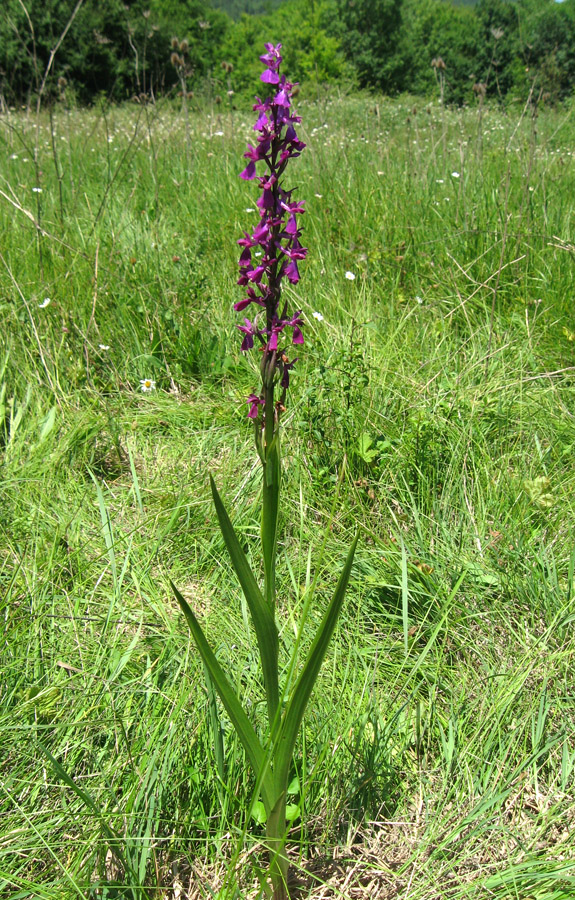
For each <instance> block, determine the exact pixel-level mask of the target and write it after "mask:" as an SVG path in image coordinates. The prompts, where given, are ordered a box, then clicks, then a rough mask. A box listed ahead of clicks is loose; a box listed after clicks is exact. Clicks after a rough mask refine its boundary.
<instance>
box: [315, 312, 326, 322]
mask: <svg viewBox="0 0 575 900" xmlns="http://www.w3.org/2000/svg"><path fill="white" fill-rule="evenodd" d="M312 316H313V317H314V319H317V320H318V322H323V316H322V314H321V313H320V312H314V313H312Z"/></svg>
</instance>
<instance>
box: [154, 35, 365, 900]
mask: <svg viewBox="0 0 575 900" xmlns="http://www.w3.org/2000/svg"><path fill="white" fill-rule="evenodd" d="M265 47H266V53H265V54H263V55H262V56H261V57H260V59H261V61H262V63H263V64H264V66H265V70H264V72H263V73H262V75H261V81H262V82H263V83H264V85H266V86H267V87H268V88H269V89H270V90H272V91H273V97H268V98H267V99H266V100H260V99H259V98H256V101H257V102H256V104H255V106H254V110H255V111H257V113H258V118H257V121H256V123H255V125H254V131H255V132H256V133H257V140H256V142H255V147H254V146H252V145H251V144H250V145H248V150H247V152H246V153H245V154H244V156H245V157H246V159H247V160H248V163H247V166H246V168H245V169H244V170H243V172H242V173H241V176H240V177H241V178H243V179H244V180H246V181H252V180H257V181H258V182H259V185H260V188H261V196H260V197H259V199H258V200H257V205H258V209H259V212H260V221H259V224H258V225H257V226H256V228H255V229H254V231H253V232H252V233H251V234H250V233H248V232H244V236H243V237H242V238H240V240H239V241H238V244H239V245H240V247H241V255H240V260H239V268H240V276H239V279H238V284H239V285H240V286H241V287H243V288H245V297H244V298H243V299H241V300H239V301H238V302H237V303H235V305H234V309H235V310H236V312H242V311H243V310H244V309H246V308H247V307H248V306H250V305H253V306H255V307H259V310H258V311H257V313H256V315H255V316H254V318H253V320H250V319H248V318H245V319H244V324H242V325H238V326H237V327H238V328H239V330H240V331H241V332H242V334H243V341H242V345H241V349H242V350H243V351H249V350H251V349H253V347H254V346H255V345H256V344H257V345H258V347H259V350H260V352H261V366H260V373H261V385H260V390H259V392H258V393H252V394H250V396H249V397H248V398H247V402H248V407H249V408H248V418H249V419H250V421H251V422H252V423H253V428H254V435H255V446H256V451H257V454H258V456H259V459H260V461H261V464H262V468H263V473H262V474H263V478H262V483H263V488H262V514H261V552H262V557H263V572H264V578H263V589H262V588H260V586H259V584H258V582H257V580H256V577H255V575H254V573H253V571H252V569H251V567H250V564H249V562H248V560H247V557H246V555H245V553H244V551H243V549H242V546H241V543H240V541H239V539H238V537H237V535H236V532H235V531H234V527H233V525H232V523H231V521H230V518H229V516H228V514H227V512H226V509H225V507H224V504H223V502H222V500H221V498H220V495H219V493H218V490H217V488H216V485H215V483H214V481H213V479H212V478H211V477H210V483H211V489H212V495H213V500H214V505H215V509H216V514H217V518H218V523H219V526H220V529H221V532H222V536H223V539H224V542H225V545H226V548H227V551H228V553H229V556H230V559H231V562H232V565H233V568H234V570H235V573H236V576H237V578H238V581H239V583H240V585H241V588H242V590H243V593H244V595H245V598H246V601H247V604H248V608H249V610H250V613H251V617H252V620H253V626H254V631H255V635H256V639H257V644H258V650H259V657H260V663H261V671H262V676H263V684H264V689H265V695H266V704H267V732H266V733H265V734H263V735H261V736H260V735H258V733H257V732H256V729H255V728H254V725H253V724H252V722H251V721H250V718H249V717H248V715H247V713H246V712H245V710H244V707H243V706H242V704H241V702H240V700H239V699H238V697H237V695H236V693H235V691H234V689H233V687H232V685H231V683H230V681H229V679H228V677H227V676H226V674H225V673H224V671H223V669H222V667H221V666H220V664H219V662H218V660H217V659H216V656H215V655H214V652H213V650H212V649H211V647H210V645H209V643H208V641H207V639H206V637H205V636H204V633H203V630H202V628H201V626H200V625H199V623H198V620H197V619H196V616H195V615H194V613H193V612H192V610H191V609H190V606H189V605H188V603H187V602H186V601H185V600H184V598H183V597H182V595H181V593H180V592H179V591H178V589H177V588H176V587H175V585H172V586H173V589H174V592H175V595H176V597H177V600H178V602H179V604H180V606H181V608H182V610H183V612H184V615H185V617H186V620H187V622H188V625H189V627H190V630H191V633H192V636H193V639H194V641H195V644H196V646H197V649H198V650H199V652H200V655H201V657H202V660H203V662H204V665H205V666H206V668H207V671H208V673H209V676H210V678H211V681H212V683H213V685H214V686H215V689H216V690H217V692H218V695H219V697H220V699H221V701H222V704H223V706H224V707H225V709H226V711H227V713H228V716H229V717H230V720H231V722H232V724H233V726H234V728H235V730H236V732H237V734H238V737H239V739H240V740H241V743H242V745H243V747H244V750H245V753H246V756H247V760H248V762H249V764H250V766H251V768H252V770H253V772H254V775H255V779H256V791H257V792H259V794H260V795H261V799H262V801H263V805H264V809H265V818H266V843H267V850H268V852H269V879H270V881H271V886H270V884H269V883H266V892H267V893H268V894H269V893H271V896H272V897H273V898H274V900H285V898H287V897H288V896H289V894H288V885H287V875H288V866H289V860H288V856H287V851H286V847H285V844H286V836H287V823H286V802H287V793H288V778H289V775H290V768H291V765H292V759H293V754H294V748H295V744H296V740H297V736H298V733H299V730H300V726H301V723H302V719H303V716H304V712H305V709H306V706H307V703H308V700H309V698H310V695H311V693H312V690H313V687H314V684H315V681H316V679H317V676H318V673H319V670H320V667H321V664H322V662H323V659H324V656H325V654H326V651H327V648H328V645H329V642H330V639H331V636H332V634H333V631H334V629H335V626H336V624H337V621H338V617H339V613H340V610H341V608H342V604H343V600H344V595H345V591H346V588H347V584H348V581H349V577H350V573H351V568H352V564H353V558H354V553H355V548H356V544H357V535H356V537H355V539H354V541H353V543H352V545H351V548H350V550H349V552H348V555H347V559H346V561H345V564H344V567H343V569H342V572H341V574H340V577H339V581H338V583H337V585H336V589H335V592H334V594H333V597H332V598H331V601H330V603H329V604H328V607H327V609H326V611H325V613H324V616H323V619H322V620H321V623H320V625H319V627H318V630H317V633H316V635H315V638H314V640H313V642H312V644H311V647H310V649H309V652H308V655H307V658H306V659H305V661H304V662H303V664H302V666H301V669H300V672H299V675H298V676H297V678H296V677H295V672H296V667H297V664H298V650H299V645H300V639H301V633H302V630H303V627H304V624H305V619H306V613H307V611H308V610H309V605H310V602H311V600H312V597H313V592H314V587H315V582H314V583H313V584H312V586H311V588H310V590H309V592H308V595H307V597H306V602H305V603H304V608H303V612H302V620H301V621H300V627H299V631H298V640H296V643H295V647H294V649H293V652H292V657H291V660H290V661H289V664H288V666H287V676H286V678H285V680H284V682H283V683H281V684H280V665H279V632H278V626H277V624H276V556H277V537H278V513H279V510H280V486H281V452H280V422H281V417H282V413H283V412H284V411H285V402H286V394H287V390H288V388H289V382H290V372H291V370H292V368H293V366H294V364H295V363H296V362H297V359H290V358H289V356H288V349H289V344H288V340H286V335H289V336H290V339H291V344H293V345H296V346H297V345H301V344H303V342H304V337H303V333H302V327H303V325H304V322H303V319H302V315H301V311H296V312H294V313H292V314H291V315H290V313H289V312H288V304H287V300H284V298H283V296H282V282H283V281H284V280H285V279H287V281H289V282H290V283H291V284H292V285H295V284H297V282H298V281H299V278H300V275H299V269H298V262H299V261H300V260H302V259H304V258H305V256H306V254H307V249H306V248H304V247H302V245H301V243H300V237H301V231H300V229H299V227H298V221H297V217H298V216H299V215H301V214H302V213H303V212H304V205H303V203H301V202H298V201H294V200H292V190H289V189H287V188H285V187H284V186H283V177H284V174H285V171H286V169H287V166H288V164H289V162H290V160H291V159H293V158H295V157H298V156H299V155H300V154H301V152H302V151H303V149H304V147H305V144H304V143H303V142H302V141H301V140H299V138H298V136H297V133H296V129H295V126H296V125H297V124H298V123H299V122H300V121H301V119H300V117H299V116H296V115H294V114H293V112H292V99H291V95H292V89H293V85H292V84H291V83H290V82H289V81H287V79H286V77H285V75H280V71H279V70H280V65H281V61H282V57H281V55H280V50H281V44H278V45H277V46H274V45H273V44H270V43H268V44H266V45H265ZM258 164H263V174H261V175H258V174H257V166H258ZM290 352H291V351H290Z"/></svg>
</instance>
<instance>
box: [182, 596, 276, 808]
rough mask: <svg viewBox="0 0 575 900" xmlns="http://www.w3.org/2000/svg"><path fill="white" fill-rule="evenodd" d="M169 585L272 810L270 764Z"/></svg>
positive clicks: (194, 624) (196, 626) (189, 615)
mask: <svg viewBox="0 0 575 900" xmlns="http://www.w3.org/2000/svg"><path fill="white" fill-rule="evenodd" d="M170 584H171V585H172V590H173V592H174V594H175V595H176V600H177V601H178V603H179V604H180V606H181V608H182V612H183V613H184V615H185V617H186V621H187V623H188V626H189V628H190V631H191V632H192V637H193V639H194V641H195V644H196V647H197V648H198V650H199V652H200V656H201V657H202V660H203V661H204V665H205V666H206V668H207V670H208V672H209V673H210V678H211V679H212V682H213V684H214V687H215V689H216V690H217V692H218V694H219V697H220V700H221V701H222V703H223V704H224V708H225V710H226V712H227V714H228V716H229V717H230V720H231V723H232V725H233V726H234V728H235V730H236V733H237V735H238V737H239V739H240V741H241V742H242V745H243V748H244V750H245V751H246V755H247V757H248V759H249V761H250V765H251V767H252V769H253V771H254V775H255V776H256V781H257V782H258V784H260V785H261V792H262V798H263V801H264V805H265V807H266V809H267V810H270V809H271V808H272V806H273V785H272V783H271V776H270V773H269V771H268V768H267V762H268V761H267V757H266V754H265V751H264V749H263V747H262V745H261V743H260V741H259V738H258V736H257V734H256V733H255V731H254V727H253V725H252V723H251V722H250V720H249V719H248V717H247V715H246V714H245V712H244V709H243V706H242V705H241V703H240V701H239V700H238V698H237V697H236V694H235V691H234V689H233V687H232V686H231V684H230V682H229V680H228V677H227V675H226V674H225V672H224V670H223V669H222V667H221V666H220V664H219V662H218V660H217V659H216V656H215V654H214V652H213V650H212V648H211V647H210V645H209V644H208V642H207V640H206V638H205V635H204V632H203V631H202V628H201V626H200V623H199V622H198V620H197V619H196V617H195V615H194V614H193V612H192V610H191V609H190V607H189V605H188V603H187V602H186V600H184V598H183V597H182V595H181V594H180V592H179V590H178V589H177V587H176V586H175V584H174V583H173V582H172V581H170Z"/></svg>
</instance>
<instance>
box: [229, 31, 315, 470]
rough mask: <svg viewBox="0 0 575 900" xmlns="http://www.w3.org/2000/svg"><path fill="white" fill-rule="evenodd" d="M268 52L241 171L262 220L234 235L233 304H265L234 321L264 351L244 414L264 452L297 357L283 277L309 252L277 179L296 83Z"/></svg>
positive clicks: (296, 330) (290, 153)
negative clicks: (258, 314)
mask: <svg viewBox="0 0 575 900" xmlns="http://www.w3.org/2000/svg"><path fill="white" fill-rule="evenodd" d="M265 51H266V52H265V53H263V54H262V56H260V60H261V62H262V63H263V65H264V66H265V70H264V72H263V73H262V75H261V81H262V82H263V83H264V84H266V85H269V87H270V89H271V88H273V91H272V96H270V97H267V98H265V99H263V100H262V99H260V98H259V97H256V102H255V104H254V107H253V108H254V111H255V112H256V113H257V120H256V123H255V125H254V132H255V133H256V135H257V137H256V141H255V145H253V144H248V147H247V150H246V152H245V153H244V157H245V158H246V159H247V161H248V164H247V166H246V167H245V169H244V170H243V171H242V172H241V173H240V177H241V178H242V179H243V180H244V181H254V180H256V181H257V182H258V183H259V186H260V191H261V193H260V196H259V197H258V199H257V201H256V203H257V206H258V209H259V212H260V221H259V223H258V225H257V226H256V228H255V229H254V230H253V231H252V232H244V236H243V237H242V238H240V239H239V241H238V244H239V246H240V247H241V248H242V252H241V255H240V260H239V269H240V271H239V278H238V284H239V285H240V286H241V287H244V288H245V289H246V296H245V297H244V298H243V299H242V300H238V301H237V302H236V303H235V304H234V309H235V310H236V312H243V310H244V309H246V307H247V306H249V305H250V303H255V304H256V305H257V306H260V307H262V308H263V309H265V326H264V324H263V323H262V325H261V326H258V325H257V324H255V323H253V322H251V321H250V320H249V319H245V320H244V323H245V324H243V325H238V329H239V331H241V332H242V334H243V335H244V337H243V340H242V345H241V349H242V350H243V351H248V350H251V349H252V348H253V346H254V343H255V340H254V339H255V338H256V337H257V339H258V342H259V343H260V349H261V351H262V363H261V372H262V391H261V394H260V395H259V397H258V403H257V404H255V405H254V403H255V401H253V397H255V395H254V394H250V400H249V404H250V406H249V413H248V417H249V418H251V419H257V421H258V422H259V421H261V426H262V430H263V432H264V434H263V435H262V434H260V435H259V437H258V441H260V442H262V444H261V446H260V447H259V448H258V449H259V450H260V453H261V455H262V456H265V444H268V443H269V442H270V441H271V440H272V439H273V435H274V433H275V430H276V428H277V425H278V422H279V416H280V414H281V412H282V411H283V409H284V408H285V406H284V404H285V397H286V391H287V388H288V387H289V381H290V372H291V370H292V369H293V366H294V363H295V360H294V361H293V362H291V363H290V362H289V361H288V358H287V356H285V346H286V338H287V344H288V345H289V343H290V340H289V337H288V336H287V334H286V333H285V329H286V328H289V329H291V343H293V344H297V345H300V344H303V342H304V337H303V331H302V327H303V324H304V322H303V319H302V317H301V312H300V311H298V312H295V313H294V314H293V315H291V316H290V315H289V314H288V312H287V304H285V305H283V307H282V305H281V290H282V281H283V280H284V279H285V280H287V281H288V282H290V283H291V284H292V285H295V284H297V283H298V281H299V280H300V272H299V267H298V263H299V262H300V261H301V260H303V259H305V257H306V254H307V249H306V248H305V247H302V245H301V243H300V238H301V230H300V228H299V222H298V217H299V216H301V215H302V214H303V213H304V212H305V210H304V203H303V202H302V201H297V200H294V199H292V191H291V190H288V189H286V188H285V187H284V186H283V184H282V179H283V176H284V173H285V169H286V166H287V165H288V163H289V161H290V159H293V158H295V157H297V156H299V155H300V153H301V152H302V150H303V149H304V148H305V144H304V142H303V141H301V140H300V139H299V138H298V135H297V131H296V126H297V125H298V124H299V122H300V121H301V119H300V117H299V116H297V115H295V114H294V112H293V107H292V91H293V88H294V85H293V84H292V83H291V82H289V81H288V80H287V78H286V77H285V75H282V74H280V66H281V62H282V56H281V44H273V43H267V44H266V45H265ZM259 166H261V172H260V174H258V167H259ZM252 254H253V255H254V256H257V260H256V262H254V261H252ZM280 309H281V310H282V311H281V314H280ZM276 387H278V388H279V389H280V391H281V399H280V400H279V401H278V402H275V400H274V389H275V388H276ZM260 407H261V408H262V412H263V415H262V417H261V420H260Z"/></svg>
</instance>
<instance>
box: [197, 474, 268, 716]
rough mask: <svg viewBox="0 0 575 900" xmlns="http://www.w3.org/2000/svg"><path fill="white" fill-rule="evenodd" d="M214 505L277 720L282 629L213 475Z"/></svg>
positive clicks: (211, 479)
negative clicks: (236, 531) (279, 654)
mask: <svg viewBox="0 0 575 900" xmlns="http://www.w3.org/2000/svg"><path fill="white" fill-rule="evenodd" d="M210 484H211V487H212V496H213V498H214V506H215V507H216V513H217V516H218V522H219V523H220V529H221V532H222V536H223V538H224V542H225V545H226V547H227V550H228V553H229V554H230V559H231V561H232V565H233V567H234V570H235V573H236V575H237V576H238V581H239V582H240V584H241V586H242V590H243V592H244V595H245V598H246V601H247V604H248V606H249V609H250V613H251V615H252V620H253V623H254V629H255V632H256V639H257V642H258V648H259V651H260V659H261V664H262V672H263V676H264V685H265V689H266V697H267V702H268V713H269V718H270V722H273V720H274V718H275V714H276V711H277V708H278V702H279V701H278V648H279V640H278V631H277V628H276V623H275V619H274V611H273V607H272V606H271V605H269V604H267V603H266V601H265V600H264V598H263V594H262V592H261V591H260V589H259V587H258V584H257V582H256V580H255V578H254V575H253V572H252V570H251V568H250V565H249V563H248V561H247V559H246V555H245V553H244V551H243V550H242V548H241V546H240V542H239V540H238V538H237V535H236V533H235V531H234V527H233V525H232V523H231V521H230V517H229V516H228V514H227V512H226V509H225V506H224V504H223V503H222V500H221V497H220V495H219V494H218V489H217V488H216V485H215V482H214V479H213V478H212V476H211V475H210Z"/></svg>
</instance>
